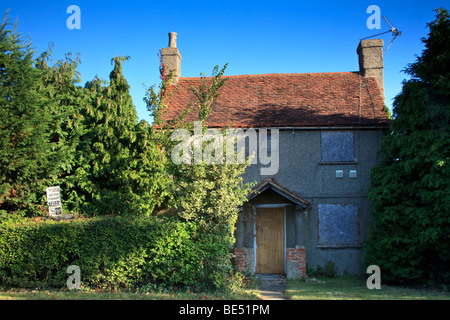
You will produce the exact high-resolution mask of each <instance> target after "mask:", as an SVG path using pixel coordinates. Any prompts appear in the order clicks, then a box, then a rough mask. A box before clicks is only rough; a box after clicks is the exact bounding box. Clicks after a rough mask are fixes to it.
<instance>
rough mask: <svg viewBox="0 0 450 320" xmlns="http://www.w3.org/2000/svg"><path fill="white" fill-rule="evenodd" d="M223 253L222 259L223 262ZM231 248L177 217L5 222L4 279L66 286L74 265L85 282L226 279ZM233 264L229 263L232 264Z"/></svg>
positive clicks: (1, 232)
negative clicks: (68, 270)
mask: <svg viewBox="0 0 450 320" xmlns="http://www.w3.org/2000/svg"><path fill="white" fill-rule="evenodd" d="M220 261H222V262H224V261H225V263H223V264H222V265H221V264H220V263H219V262H220ZM226 261H229V255H228V248H227V246H226V245H224V244H221V243H220V241H215V240H214V239H212V238H211V237H210V236H205V235H202V234H201V233H200V232H199V228H198V226H197V225H196V224H195V223H194V222H186V221H182V220H180V219H179V218H175V217H146V218H144V217H117V216H116V217H102V218H91V219H76V220H73V221H68V222H56V221H52V220H48V221H43V222H34V221H32V220H20V221H19V222H13V223H12V222H9V223H3V224H0V285H1V286H4V287H10V286H12V287H17V286H18V287H29V288H30V287H33V288H35V287H39V288H44V287H59V288H65V287H66V282H67V279H68V277H69V276H70V275H71V274H68V273H67V268H68V267H69V266H70V265H77V266H78V267H80V273H81V285H82V287H91V288H92V287H95V288H102V289H123V288H131V287H137V286H142V285H147V284H149V283H152V284H156V285H171V286H173V285H184V286H194V285H195V286H196V287H202V288H205V287H210V288H211V287H212V288H214V287H220V286H222V285H223V284H224V281H225V280H224V279H225V278H226V273H227V272H228V273H229V268H228V269H227V267H225V268H224V265H225V266H227V263H226ZM228 266H229V264H228Z"/></svg>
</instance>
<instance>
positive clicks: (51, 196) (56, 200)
mask: <svg viewBox="0 0 450 320" xmlns="http://www.w3.org/2000/svg"><path fill="white" fill-rule="evenodd" d="M47 205H48V213H49V214H50V216H53V217H54V216H60V215H62V206H61V193H60V190H59V186H58V187H50V188H47Z"/></svg>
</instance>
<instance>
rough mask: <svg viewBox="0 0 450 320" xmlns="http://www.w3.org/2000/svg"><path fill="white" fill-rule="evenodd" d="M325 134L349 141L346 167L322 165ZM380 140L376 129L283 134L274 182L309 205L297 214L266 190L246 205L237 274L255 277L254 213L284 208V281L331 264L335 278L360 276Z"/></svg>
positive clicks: (250, 174)
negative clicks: (343, 136) (372, 171)
mask: <svg viewBox="0 0 450 320" xmlns="http://www.w3.org/2000/svg"><path fill="white" fill-rule="evenodd" d="M343 129H344V130H343ZM329 133H331V134H334V133H345V134H350V135H351V136H352V139H351V145H352V146H351V148H353V156H352V159H351V160H350V161H324V157H326V156H327V155H324V154H323V150H322V145H323V143H324V137H325V136H327V134H329ZM381 139H382V131H381V129H377V128H365V129H345V128H327V129H320V128H316V129H295V128H289V129H285V130H283V129H281V130H280V134H279V170H278V172H277V173H276V174H275V175H274V176H272V178H273V179H275V180H276V182H277V183H278V184H280V185H282V186H283V187H284V188H286V189H288V190H289V191H291V192H293V193H295V194H297V195H298V196H300V197H302V198H303V199H305V200H307V201H308V202H309V203H310V205H309V206H308V208H307V209H301V208H299V207H298V206H296V205H295V204H294V203H292V202H291V201H289V200H288V199H286V198H284V197H282V196H281V195H280V194H278V193H277V192H275V191H273V190H270V189H269V190H266V191H264V192H262V193H261V194H260V195H258V196H257V197H255V198H253V199H252V200H251V201H250V202H249V203H247V204H246V205H244V206H243V209H242V211H241V214H240V216H239V219H238V222H237V225H236V244H235V248H236V249H235V259H236V265H237V267H238V269H239V270H241V271H247V272H249V273H255V270H256V269H255V266H256V257H255V252H256V249H255V246H256V244H255V237H256V234H255V214H256V208H257V207H259V206H263V207H264V206H265V207H270V206H271V205H273V206H283V207H284V208H285V274H286V276H287V278H290V279H293V278H302V277H305V276H306V267H309V268H313V269H316V268H317V266H321V267H325V265H326V263H327V262H329V261H330V262H333V263H334V264H335V269H336V272H337V273H338V274H343V273H345V272H348V273H350V274H362V273H363V265H362V243H363V242H364V240H365V239H366V237H367V233H368V230H369V224H370V217H369V212H370V202H369V200H368V198H367V191H368V188H369V185H370V178H369V171H370V169H371V168H372V167H374V166H375V165H376V164H377V163H378V154H377V152H378V149H379V147H380V144H381ZM343 148H345V146H343ZM347 160H348V159H347ZM259 168H260V165H259V164H253V165H250V166H249V167H248V168H247V171H246V173H245V174H244V181H246V182H252V181H256V182H257V183H259V182H261V181H262V180H263V179H264V178H266V177H265V176H261V175H260V170H259Z"/></svg>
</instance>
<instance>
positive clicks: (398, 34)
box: [361, 16, 402, 54]
mask: <svg viewBox="0 0 450 320" xmlns="http://www.w3.org/2000/svg"><path fill="white" fill-rule="evenodd" d="M383 19H384V20H385V21H386V23H387V24H388V25H389V26H390V27H391V29H390V30H388V31H385V32H382V33H378V34H374V35H373V36H370V37H366V38H362V39H361V40H365V39H369V38H373V37H377V36H380V35H382V34H385V33H388V32H392V35H393V36H394V38H393V39H392V40H391V42H390V43H389V45H388V46H387V47H386V49H384V51H383V54H384V53H385V52H386V51H387V49H389V47H390V46H391V44H392V42H394V40H395V38H397V37H398V36H401V35H402V32H401V31H399V30H398V29H397V28H394V26H393V25H392V24H391V23H390V22H389V20H388V19H387V18H386V17H385V16H383Z"/></svg>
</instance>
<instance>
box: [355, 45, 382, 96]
mask: <svg viewBox="0 0 450 320" xmlns="http://www.w3.org/2000/svg"><path fill="white" fill-rule="evenodd" d="M383 45H384V42H383V40H382V39H369V40H362V41H361V42H360V43H359V45H358V49H357V50H356V52H357V53H358V58H359V59H358V60H359V72H360V73H361V75H363V76H364V77H366V78H367V77H374V78H375V80H376V82H377V84H378V88H379V89H380V91H381V96H382V97H383V100H384V80H383Z"/></svg>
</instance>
